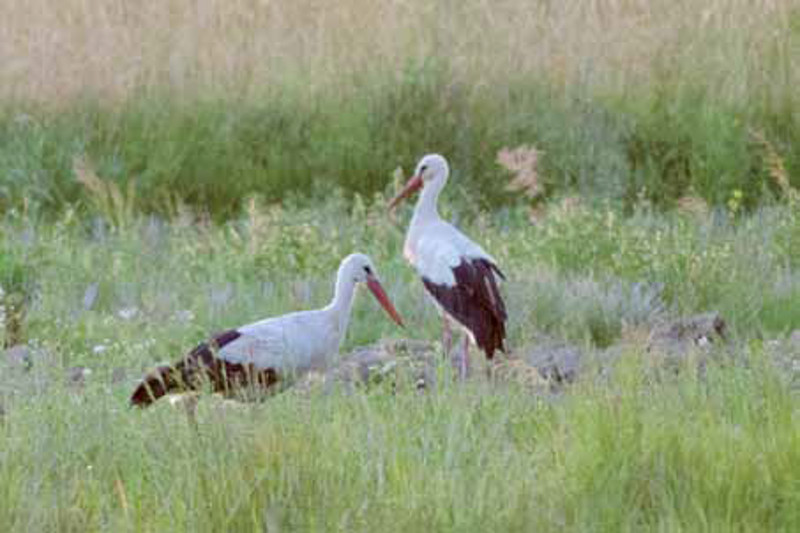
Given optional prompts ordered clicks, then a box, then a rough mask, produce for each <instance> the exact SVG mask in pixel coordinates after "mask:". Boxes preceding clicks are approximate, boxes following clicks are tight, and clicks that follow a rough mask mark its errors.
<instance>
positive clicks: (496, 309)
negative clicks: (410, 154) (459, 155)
mask: <svg viewBox="0 0 800 533" xmlns="http://www.w3.org/2000/svg"><path fill="white" fill-rule="evenodd" d="M449 172H450V170H449V167H448V165H447V160H446V159H445V158H444V157H442V156H441V155H438V154H431V155H426V156H425V157H423V158H422V159H421V160H420V161H419V163H418V164H417V168H416V171H415V172H414V176H413V177H412V178H411V179H410V180H409V181H408V183H407V184H406V186H405V187H404V188H403V190H402V191H400V193H399V194H398V195H397V196H396V197H395V198H394V199H393V200H392V201H391V202H390V203H389V209H394V207H395V206H396V205H397V204H399V203H400V202H401V201H402V200H403V199H404V198H406V197H408V196H410V195H411V194H412V193H414V192H415V191H418V190H419V189H422V194H421V195H420V197H419V200H418V201H417V205H416V207H414V216H413V217H412V218H411V225H410V226H409V228H408V234H407V236H406V242H405V245H404V247H403V255H404V256H405V257H406V259H407V260H408V262H409V263H411V264H412V265H413V266H414V268H416V270H417V272H418V273H419V275H420V276H421V277H422V283H423V284H424V285H425V289H426V290H427V291H428V294H429V295H430V296H431V297H432V298H433V300H434V302H435V303H436V305H437V307H439V309H440V310H441V312H442V318H443V321H444V322H443V345H444V350H445V352H446V353H447V352H449V351H450V347H451V333H450V321H451V320H452V321H454V322H455V323H456V324H458V325H459V326H461V327H462V328H463V329H464V330H465V335H464V345H463V349H462V353H461V357H460V359H459V361H458V365H459V367H458V368H459V373H460V374H461V376H462V377H464V376H466V375H467V373H468V372H469V343H470V340H472V342H474V343H475V344H477V345H478V348H480V349H481V350H483V352H484V353H485V354H486V357H487V359H492V357H493V356H494V352H495V351H496V350H501V351H505V338H506V320H507V318H508V315H507V314H506V306H505V303H504V302H503V298H502V296H501V295H500V291H499V290H498V277H499V278H500V279H505V276H504V275H503V273H502V272H501V271H500V269H499V268H498V266H497V264H496V262H495V260H494V259H493V258H492V257H491V256H490V255H489V254H487V253H486V252H485V251H484V250H483V248H481V247H480V246H478V245H477V244H475V243H474V242H472V241H471V240H470V239H469V238H468V237H467V236H466V235H464V234H463V233H461V232H460V231H458V230H457V229H456V228H455V227H453V226H452V225H451V224H448V223H447V222H445V221H444V220H442V218H441V217H440V216H439V211H438V209H437V202H438V200H439V193H440V192H441V191H442V189H443V188H444V186H445V184H446V183H447V177H448V174H449Z"/></svg>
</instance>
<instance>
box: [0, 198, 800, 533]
mask: <svg viewBox="0 0 800 533" xmlns="http://www.w3.org/2000/svg"><path fill="white" fill-rule="evenodd" d="M456 183H457V182H456ZM454 188H455V184H454ZM448 203H449V202H448ZM448 211H449V210H448ZM400 216H401V217H402V218H401V220H399V221H398V222H392V221H391V220H389V219H388V218H387V216H386V213H385V211H384V209H383V208H382V207H377V208H376V209H374V210H373V209H367V208H365V207H363V206H361V205H356V206H355V207H354V208H348V207H346V204H345V202H344V201H343V200H339V201H336V200H335V199H331V200H330V201H329V202H327V203H326V204H324V206H321V207H320V206H317V207H316V208H314V209H298V208H292V209H288V210H287V209H280V208H272V209H264V208H260V207H258V206H256V205H252V206H251V207H250V208H249V210H248V215H247V216H246V217H244V218H242V219H239V220H237V221H235V222H230V223H227V224H225V225H216V224H214V223H210V222H204V223H203V222H200V223H198V222H197V221H196V220H194V219H193V218H192V217H186V216H184V217H182V218H181V217H179V218H177V219H176V220H175V221H173V222H171V223H165V222H163V221H160V220H158V219H150V218H139V217H134V218H132V219H125V218H124V217H123V216H120V217H119V219H118V220H119V221H118V222H115V223H111V222H109V219H108V218H99V219H96V220H95V221H94V222H91V223H88V222H87V221H85V220H84V219H81V218H79V217H76V216H75V214H74V213H67V214H65V215H63V216H62V217H60V218H59V219H58V220H56V221H55V223H43V222H39V221H37V220H35V219H31V218H26V217H25V216H24V215H16V216H14V217H11V218H7V219H6V222H5V223H4V225H3V236H4V243H3V244H4V246H6V247H10V248H11V249H13V250H14V257H16V258H18V260H19V261H26V260H27V261H28V262H29V264H30V265H35V270H36V280H37V281H36V284H37V289H36V290H37V294H38V296H37V298H36V300H35V302H34V303H33V304H32V306H31V308H30V310H29V311H28V316H27V329H26V336H27V339H28V342H29V345H30V346H31V347H32V349H33V354H32V356H31V357H32V360H33V365H32V369H31V370H30V371H27V372H26V371H24V370H22V369H17V370H14V368H13V365H12V366H11V367H9V366H6V367H4V370H3V374H2V375H3V382H2V383H1V384H0V385H2V387H3V389H2V396H0V398H1V399H2V402H3V408H4V409H5V412H6V414H5V416H4V417H3V424H2V425H0V443H2V446H0V487H1V488H0V491H1V493H0V496H2V498H1V499H0V501H2V504H0V527H2V529H4V530H7V531H11V530H26V529H35V530H48V529H60V530H87V529H88V530H97V529H115V530H119V529H127V530H139V531H141V530H145V531H154V530H164V529H172V530H184V531H189V530H192V531H198V530H199V531H218V530H221V529H222V530H230V529H237V530H261V529H262V528H264V527H267V529H269V530H270V531H271V530H279V529H285V528H288V529H296V528H301V529H312V530H330V529H346V530H363V531H372V530H376V529H380V530H387V529H388V530H392V529H398V530H408V529H426V530H431V529H433V530H450V529H458V530H460V531H485V530H487V529H502V530H530V529H536V530H548V531H550V530H552V531H555V530H563V529H564V528H568V529H575V530H586V529H593V530H605V531H618V530H642V529H661V530H663V529H669V530H676V529H685V530H697V529H703V528H708V529H710V530H731V529H743V530H760V529H769V530H785V531H789V530H793V529H795V528H796V527H797V525H798V523H800V515H798V509H800V491H798V486H797V481H796V480H797V479H798V478H799V477H800V471H798V465H800V456H798V452H799V451H800V441H798V436H799V435H800V427H798V420H800V419H798V416H797V414H798V412H797V409H798V396H797V393H798V388H797V387H798V381H797V377H798V376H797V372H796V365H797V364H798V361H800V353H798V350H800V347H798V346H796V345H795V346H794V347H792V346H791V345H787V344H783V340H782V339H784V338H785V336H786V335H787V334H788V333H789V332H790V331H791V329H792V328H797V326H798V324H800V281H798V274H797V272H798V270H797V269H798V262H797V261H798V258H800V230H799V229H800V223H798V222H800V220H798V219H799V218H800V210H798V207H797V204H791V203H789V204H784V205H775V206H773V207H770V208H761V209H759V210H758V211H757V212H756V213H754V214H752V215H745V216H741V217H732V216H731V215H730V214H729V213H728V212H726V211H722V210H719V211H715V212H711V213H701V212H696V211H690V212H682V211H681V212H676V213H674V214H672V215H668V216H665V215H662V214H656V213H654V212H653V211H647V210H643V211H638V212H637V213H635V214H634V215H633V216H632V217H620V216H619V214H618V213H615V212H614V211H603V210H597V209H593V208H588V207H585V206H583V205H581V204H577V205H576V204H575V203H574V202H565V203H564V204H556V205H553V206H551V207H549V208H547V209H546V210H545V211H544V212H541V213H539V214H538V217H539V219H538V222H537V223H536V224H535V225H534V224H531V223H530V222H529V220H528V216H527V213H526V212H523V211H520V210H515V211H512V212H508V213H507V214H505V215H493V216H490V217H478V218H477V219H476V221H475V223H474V224H472V225H468V226H467V227H466V229H467V230H468V231H469V232H470V234H472V235H473V236H474V237H475V238H477V239H479V240H480V241H481V242H482V243H484V244H485V245H486V246H487V248H488V249H490V250H491V251H492V253H493V254H494V255H495V257H496V258H497V259H498V260H499V261H500V263H501V264H502V265H503V266H504V268H505V270H506V271H507V272H508V274H509V276H510V280H509V282H508V283H507V284H506V286H505V293H506V294H507V297H508V300H509V302H508V303H509V307H510V315H511V330H510V331H511V337H510V344H511V346H512V348H513V349H514V350H515V352H516V353H518V354H524V353H525V350H526V346H531V345H532V346H537V345H538V343H539V342H540V341H541V339H543V338H551V339H559V340H561V341H567V342H572V343H575V344H576V345H577V346H582V347H584V349H586V350H588V351H589V352H590V353H596V354H602V353H603V350H604V348H606V347H608V346H613V348H614V349H621V350H622V353H623V356H622V357H621V358H620V359H619V361H618V362H617V363H616V364H615V366H614V368H615V370H614V371H613V373H612V374H611V376H610V378H608V379H602V380H597V379H595V378H594V377H593V375H592V374H591V373H589V374H586V375H585V376H584V377H583V378H582V379H580V380H579V381H578V383H577V384H575V385H573V386H572V387H570V388H569V389H568V390H567V391H566V392H564V393H563V394H561V395H558V396H550V395H548V394H545V395H541V394H540V393H535V392H534V393H532V392H531V391H530V390H528V388H527V384H526V382H525V381H520V382H517V381H514V380H511V381H507V380H503V381H501V382H499V383H497V384H494V385H488V384H487V383H485V382H484V381H483V380H482V379H481V378H480V376H481V375H482V374H481V373H478V376H477V377H476V378H475V379H474V380H471V381H470V382H468V383H455V382H453V381H452V380H450V379H447V378H443V379H442V381H441V386H440V387H439V388H437V389H436V390H435V391H430V392H428V393H425V394H420V393H418V392H417V391H415V390H413V389H408V388H400V389H398V390H393V388H392V387H391V386H389V385H387V386H384V385H381V384H376V385H374V386H372V387H370V388H365V389H363V390H361V391H360V392H357V393H356V394H354V395H351V394H345V393H334V394H325V393H323V391H322V390H318V389H315V388H314V387H313V386H312V388H311V389H310V390H307V389H301V390H299V391H295V392H292V391H290V392H288V393H285V394H283V395H280V396H277V397H275V398H272V399H271V400H269V401H267V402H265V403H263V404H256V405H252V406H249V407H244V408H240V409H235V408H232V407H231V406H229V405H226V404H221V403H219V402H218V401H214V400H213V399H210V398H205V399H203V400H201V402H200V406H199V410H198V414H197V426H194V425H191V424H187V422H186V418H185V417H184V416H183V414H182V412H181V411H180V410H175V409H173V408H171V407H170V406H169V405H168V404H167V403H164V404H163V405H161V406H159V407H157V408H155V409H154V410H153V411H148V412H144V413H142V412H138V411H131V410H129V409H128V408H127V397H128V395H129V394H130V392H131V390H132V387H133V385H134V383H135V382H136V380H137V379H138V378H139V377H140V376H141V374H142V372H143V371H144V370H145V369H147V368H151V367H152V366H153V365H154V364H156V363H157V362H159V361H164V360H168V359H170V358H173V357H175V356H176V355H177V354H180V353H181V352H182V351H183V350H185V349H186V348H187V347H188V346H191V345H192V344H194V343H195V342H197V341H198V340H200V339H202V338H204V336H205V335H206V334H207V333H208V332H209V331H216V330H220V329H224V328H226V327H229V326H236V325H238V324H242V323H245V322H248V321H252V320H255V319H258V318H260V317H263V316H268V315H270V314H276V313H281V312H285V311H287V310H292V309H300V308H308V307H312V306H317V305H321V304H323V303H325V302H326V301H327V299H328V298H329V297H330V293H331V285H332V282H333V281H332V270H333V269H335V267H336V264H337V261H338V260H339V258H340V257H341V256H342V255H344V254H346V253H348V252H350V251H352V250H364V251H368V252H369V253H370V254H371V255H372V256H373V257H374V258H375V260H376V264H377V266H378V268H379V270H380V275H381V276H382V278H383V280H384V284H385V285H386V286H387V289H388V291H389V293H390V295H391V297H392V298H393V300H395V302H396V304H397V306H398V308H399V309H400V311H401V312H402V313H403V314H404V315H405V318H406V320H407V322H408V328H407V330H406V331H400V330H398V329H397V328H396V327H395V326H393V325H392V324H391V322H390V321H388V320H384V319H383V317H382V316H381V317H380V319H379V320H375V319H374V318H373V317H374V316H375V315H374V313H375V311H376V308H375V304H374V302H371V301H368V299H366V298H359V299H358V301H357V303H356V308H355V310H354V311H355V315H354V318H353V323H352V325H351V330H350V333H349V335H348V339H347V342H346V345H345V347H344V350H343V351H344V352H345V353H346V352H347V351H348V350H350V349H351V348H352V347H355V346H361V345H364V344H368V343H371V342H374V341H378V340H379V339H382V338H384V339H386V338H399V337H403V336H405V337H412V338H417V339H429V340H432V341H436V340H437V339H438V336H439V320H438V318H437V317H436V313H435V311H434V309H433V308H432V306H431V305H430V304H429V303H428V302H427V300H426V299H425V297H424V295H423V294H422V288H421V284H420V283H419V282H418V281H417V280H416V279H415V277H414V275H413V273H412V272H411V270H410V269H409V268H408V267H407V266H406V265H405V264H404V261H403V259H402V258H401V257H400V254H399V249H400V245H401V242H402V237H403V227H402V226H403V224H404V222H405V220H406V217H407V212H403V213H400ZM320 218H323V219H324V220H326V221H329V222H331V223H332V224H331V225H320V224H318V223H317V221H318V220H319V219H320ZM712 309H713V310H718V311H719V312H720V313H721V314H722V316H723V317H724V318H725V319H726V320H727V321H728V326H729V328H728V338H729V340H730V342H731V345H730V347H729V348H727V350H730V353H732V354H733V359H730V355H726V356H724V357H723V358H722V359H721V360H720V362H719V363H714V364H711V365H710V366H709V367H708V369H707V371H706V372H705V373H704V374H697V373H696V372H693V371H690V370H688V369H687V371H685V372H681V373H679V374H677V375H672V374H667V375H662V376H661V377H660V378H655V379H654V377H653V376H652V375H651V373H650V371H649V370H648V368H650V366H651V365H652V364H653V362H652V360H651V357H652V355H651V354H648V353H646V351H645V345H644V341H645V339H646V338H647V331H648V329H649V328H650V327H651V326H652V325H653V324H656V323H658V322H659V321H661V320H666V319H669V318H670V317H675V316H679V315H683V314H689V313H692V312H696V311H707V310H712ZM776 343H777V344H776ZM786 357H788V358H789V361H790V362H789V368H788V369H787V367H786V366H785V365H783V364H779V362H780V361H785V358H786ZM732 360H733V361H739V362H738V363H737V364H733V365H731V364H729V362H730V361H732ZM791 361H794V363H792V362H791ZM792 364H794V365H795V370H794V371H793V370H792V369H791V365H792ZM76 366H81V367H84V368H88V369H90V370H91V371H92V373H91V374H89V375H88V376H86V377H85V378H83V379H81V380H79V383H75V379H74V374H75V372H74V368H75V367H76ZM440 371H441V372H443V375H445V376H446V375H447V367H446V365H442V368H441V369H440Z"/></svg>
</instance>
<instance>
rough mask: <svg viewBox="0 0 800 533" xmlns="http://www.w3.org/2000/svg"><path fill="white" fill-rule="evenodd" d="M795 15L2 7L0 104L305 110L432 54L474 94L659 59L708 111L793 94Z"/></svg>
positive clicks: (521, 8)
mask: <svg viewBox="0 0 800 533" xmlns="http://www.w3.org/2000/svg"><path fill="white" fill-rule="evenodd" d="M793 4H795V5H793ZM795 7H796V3H795V2H793V1H784V2H778V1H767V0H760V1H755V2H754V1H750V0H697V1H679V2H675V1H673V0H651V1H643V0H632V1H624V2H622V1H614V2H609V1H602V2H597V1H591V2H588V1H583V2H525V1H524V0H505V1H502V2H484V1H483V0H463V1H461V2H446V3H445V2H433V3H431V2H427V1H425V0H404V1H400V0H389V1H385V2H371V1H368V0H343V1H340V2H328V3H325V4H324V5H322V4H320V3H319V2H315V1H312V0H295V1H268V0H229V1H226V2H218V1H216V0H191V1H190V0H159V1H156V0H146V1H144V2H137V3H136V4H132V3H130V2H125V1H123V0H107V1H104V2H86V0H6V2H4V4H3V17H2V19H0V98H3V99H9V98H10V99H15V98H22V99H32V100H34V101H39V102H44V103H48V104H51V105H64V104H68V103H69V102H70V101H73V100H75V99H82V98H83V99H85V98H86V95H87V94H88V95H91V96H92V97H93V98H99V99H103V100H107V101H120V100H124V99H125V98H127V97H129V96H131V95H134V94H137V93H140V92H142V90H143V89H144V90H145V91H149V90H153V89H155V90H163V89H166V90H169V91H171V92H174V93H176V94H178V95H179V96H182V97H190V96H192V95H196V94H198V93H201V94H202V93H207V92H214V93H217V94H230V95H234V96H235V97H237V98H239V97H244V98H250V99H257V98H259V97H260V96H263V91H264V90H265V89H269V88H271V87H273V86H276V85H278V86H280V85H281V84H284V85H285V84H287V83H288V84H290V85H291V86H292V87H293V88H303V90H304V91H306V92H307V95H306V96H307V97H311V98H313V96H314V94H315V93H318V92H319V91H320V90H323V89H327V88H329V87H330V86H331V85H335V86H336V88H338V89H341V90H345V91H346V90H354V89H356V88H357V86H356V85H355V84H353V83H352V79H351V78H350V74H363V73H365V72H366V73H368V72H371V71H380V72H388V73H394V74H396V75H398V76H402V75H403V72H404V67H405V66H407V65H409V64H421V63H423V62H424V61H426V60H428V59H430V58H432V57H434V58H435V57H438V58H446V59H447V61H448V63H449V66H450V67H451V70H452V72H451V74H452V76H453V77H454V78H455V80H456V81H461V82H468V83H469V84H470V86H475V87H482V89H481V90H489V88H490V87H493V86H497V87H501V86H502V85H503V84H502V83H500V84H498V83H495V82H496V80H503V79H507V78H509V77H513V76H515V75H517V74H518V73H520V72H525V73H526V74H528V75H530V76H532V77H539V78H542V79H544V80H548V81H552V82H554V83H556V84H557V85H562V86H564V87H569V86H576V85H581V86H583V85H588V86H590V88H593V89H598V90H606V91H609V90H610V91H618V90H620V89H621V88H630V87H637V86H640V85H642V86H644V88H647V87H648V86H649V85H651V84H653V83H659V79H663V75H664V69H665V62H664V60H663V58H665V57H668V58H671V59H670V61H669V64H668V67H667V68H668V69H669V72H667V73H666V74H667V75H669V76H670V77H673V76H678V77H681V76H682V77H684V78H686V79H692V80H696V78H697V73H699V72H702V73H703V79H702V80H700V83H703V84H706V85H708V88H709V90H711V91H713V93H714V94H715V95H716V96H717V97H718V98H720V99H723V100H726V101H738V102H746V101H748V99H749V98H751V97H752V96H753V94H754V93H756V92H758V91H761V88H762V87H763V85H764V83H765V81H767V80H769V81H770V83H771V84H773V88H774V89H778V90H786V89H787V88H791V87H795V86H797V85H798V84H800V83H799V82H800V79H798V76H799V75H798V72H800V65H798V63H800V58H798V57H797V55H796V54H794V55H792V54H791V49H790V45H787V44H785V43H790V42H791V33H792V24H791V20H792V17H793V16H794V15H793V11H792V10H793V8H795ZM476 32H480V36H481V38H480V39H476V38H475V34H476ZM775 53H777V54H780V55H782V58H781V60H776V61H774V62H771V63H770V64H775V65H787V64H788V67H787V68H786V71H785V72H786V73H787V75H786V76H782V77H780V80H781V81H780V84H781V85H783V86H785V88H784V89H781V88H779V87H775V86H774V84H776V83H778V82H776V81H775V80H776V79H778V77H772V78H771V77H770V75H771V73H770V71H768V70H766V71H765V68H764V65H765V64H766V63H765V61H764V60H763V57H764V55H766V54H775ZM776 59H777V58H776ZM776 68H777V67H776ZM781 68H782V67H781ZM782 72H783V71H782ZM659 74H661V76H659Z"/></svg>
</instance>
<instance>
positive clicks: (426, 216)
mask: <svg viewBox="0 0 800 533" xmlns="http://www.w3.org/2000/svg"><path fill="white" fill-rule="evenodd" d="M446 182H447V175H446V174H440V175H438V176H436V177H435V178H433V179H432V180H431V181H429V182H427V183H426V184H425V185H424V187H423V188H422V193H421V194H420V195H419V200H417V205H416V206H415V207H414V216H413V218H412V219H411V224H412V225H414V224H419V223H425V222H430V221H433V220H441V217H440V216H439V209H438V203H439V193H440V192H442V189H443V188H444V184H445V183H446Z"/></svg>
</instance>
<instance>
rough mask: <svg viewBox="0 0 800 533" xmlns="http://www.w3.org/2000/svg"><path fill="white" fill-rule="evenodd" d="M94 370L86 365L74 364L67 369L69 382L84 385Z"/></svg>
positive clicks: (77, 385) (69, 383)
mask: <svg viewBox="0 0 800 533" xmlns="http://www.w3.org/2000/svg"><path fill="white" fill-rule="evenodd" d="M91 373H92V371H91V369H89V368H86V367H84V366H72V367H70V368H68V369H67V371H66V377H67V384H68V385H71V386H74V387H82V386H83V385H84V384H85V383H86V379H87V378H88V377H89V376H90V375H91Z"/></svg>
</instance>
